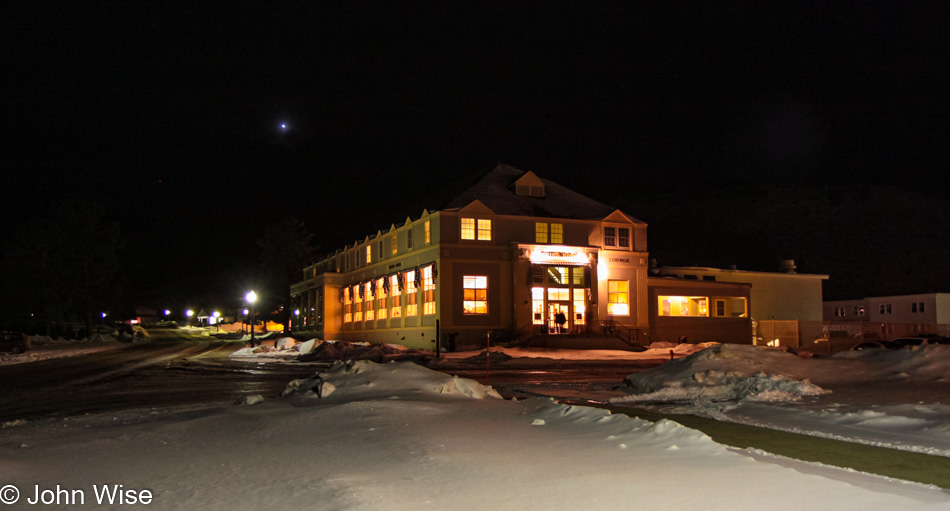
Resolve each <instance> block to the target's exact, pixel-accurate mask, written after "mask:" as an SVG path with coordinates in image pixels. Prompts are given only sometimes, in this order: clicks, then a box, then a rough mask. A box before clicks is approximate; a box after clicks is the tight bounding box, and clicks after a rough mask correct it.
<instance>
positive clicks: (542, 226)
mask: <svg viewBox="0 0 950 511" xmlns="http://www.w3.org/2000/svg"><path fill="white" fill-rule="evenodd" d="M534 242H535V243H547V242H548V224H546V223H545V222H535V223H534Z"/></svg>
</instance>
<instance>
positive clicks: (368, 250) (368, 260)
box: [366, 244, 373, 264]
mask: <svg viewBox="0 0 950 511" xmlns="http://www.w3.org/2000/svg"><path fill="white" fill-rule="evenodd" d="M371 262H373V245H371V244H367V245H366V264H369V263H371Z"/></svg>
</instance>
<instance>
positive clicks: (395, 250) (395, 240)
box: [392, 232, 399, 255]
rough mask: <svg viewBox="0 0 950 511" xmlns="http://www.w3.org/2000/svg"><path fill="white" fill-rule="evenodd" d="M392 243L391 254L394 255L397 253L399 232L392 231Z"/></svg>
mask: <svg viewBox="0 0 950 511" xmlns="http://www.w3.org/2000/svg"><path fill="white" fill-rule="evenodd" d="M392 243H393V255H396V254H398V253H399V233H397V232H394V233H393V237H392Z"/></svg>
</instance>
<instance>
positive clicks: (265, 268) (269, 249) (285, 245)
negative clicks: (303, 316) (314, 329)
mask: <svg viewBox="0 0 950 511" xmlns="http://www.w3.org/2000/svg"><path fill="white" fill-rule="evenodd" d="M257 246H258V247H259V248H260V250H261V269H262V273H263V274H264V276H265V279H266V282H267V288H268V290H269V291H270V294H271V296H273V297H274V298H277V299H278V301H277V304H276V305H278V310H279V315H280V321H281V323H282V324H283V325H284V332H285V333H289V331H290V328H289V326H288V324H289V323H290V314H291V310H290V307H291V296H290V285H291V284H292V283H294V282H297V281H298V280H300V278H301V275H302V272H303V269H304V267H305V266H306V265H307V264H309V263H310V262H311V261H312V258H313V254H314V251H315V248H314V246H313V234H311V233H310V231H309V230H308V229H307V227H306V226H305V225H304V224H303V222H301V221H300V220H298V219H296V218H294V217H288V218H285V219H284V220H282V221H280V222H278V223H277V224H274V225H271V226H269V227H267V228H266V229H265V230H264V235H263V236H262V237H261V238H260V239H259V240H258V241H257Z"/></svg>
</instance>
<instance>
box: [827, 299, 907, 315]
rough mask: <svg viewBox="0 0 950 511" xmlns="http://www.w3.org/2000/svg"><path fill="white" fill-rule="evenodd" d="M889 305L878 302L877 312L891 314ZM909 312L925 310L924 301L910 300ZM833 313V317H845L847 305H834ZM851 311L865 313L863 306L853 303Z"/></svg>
mask: <svg viewBox="0 0 950 511" xmlns="http://www.w3.org/2000/svg"><path fill="white" fill-rule="evenodd" d="M891 305H892V304H890V303H881V304H878V312H879V313H880V314H893V312H894V309H893V307H892V306H891ZM910 312H911V313H914V314H918V313H922V312H925V310H924V302H912V303H911V304H910ZM834 313H835V317H837V318H843V317H846V316H847V315H848V308H847V307H835V309H834ZM851 313H852V314H853V315H855V316H864V315H865V310H864V307H863V306H861V305H855V306H854V307H852V309H851Z"/></svg>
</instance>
